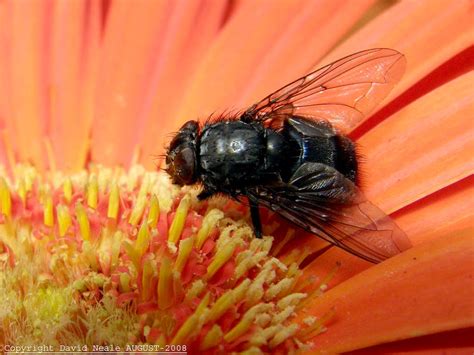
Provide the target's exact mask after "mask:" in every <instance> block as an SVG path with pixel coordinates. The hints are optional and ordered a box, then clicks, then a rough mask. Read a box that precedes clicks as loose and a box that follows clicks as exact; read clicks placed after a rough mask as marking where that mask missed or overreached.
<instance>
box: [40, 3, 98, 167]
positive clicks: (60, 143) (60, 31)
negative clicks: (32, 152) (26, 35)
mask: <svg viewBox="0 0 474 355" xmlns="http://www.w3.org/2000/svg"><path fill="white" fill-rule="evenodd" d="M86 9H87V6H86V3H85V2H82V1H80V0H72V1H58V2H55V3H54V6H53V11H52V20H51V22H52V25H51V26H52V29H51V34H52V35H51V37H52V39H51V42H52V44H51V46H52V49H51V63H50V66H51V67H50V72H51V79H50V80H51V84H50V85H51V88H50V102H49V105H50V120H49V124H48V133H49V137H50V139H51V144H52V147H53V151H54V157H55V163H56V164H57V167H58V168H60V169H61V170H63V171H64V170H66V171H71V170H78V169H80V168H81V167H82V164H83V161H82V157H81V156H82V155H83V152H82V150H81V149H78V147H80V142H85V141H87V139H88V136H89V131H90V127H89V125H88V124H87V123H88V122H87V120H85V119H84V118H83V117H81V116H80V113H81V112H80V110H79V108H80V106H79V105H80V95H79V93H80V91H79V90H80V77H81V76H80V75H81V73H80V70H79V68H80V63H81V61H82V60H83V58H82V56H81V46H82V43H83V33H84V32H85V31H84V27H83V26H84V23H85V16H86ZM84 123H86V124H84Z"/></svg>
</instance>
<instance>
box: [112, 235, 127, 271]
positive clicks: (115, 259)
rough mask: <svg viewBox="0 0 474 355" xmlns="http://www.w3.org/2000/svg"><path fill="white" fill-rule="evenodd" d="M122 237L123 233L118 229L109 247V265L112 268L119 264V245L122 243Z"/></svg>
mask: <svg viewBox="0 0 474 355" xmlns="http://www.w3.org/2000/svg"><path fill="white" fill-rule="evenodd" d="M123 238H124V234H123V232H122V231H120V230H118V231H116V232H115V234H114V236H113V238H112V246H111V249H110V254H111V266H112V267H113V268H115V267H117V266H118V264H119V256H120V246H121V245H122V240H123Z"/></svg>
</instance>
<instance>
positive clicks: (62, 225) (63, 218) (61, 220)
mask: <svg viewBox="0 0 474 355" xmlns="http://www.w3.org/2000/svg"><path fill="white" fill-rule="evenodd" d="M56 215H57V217H58V226H59V236H60V237H64V236H65V235H66V233H67V231H68V229H69V227H70V226H71V224H72V221H71V215H70V214H69V209H68V208H67V207H66V206H64V205H58V206H57V207H56Z"/></svg>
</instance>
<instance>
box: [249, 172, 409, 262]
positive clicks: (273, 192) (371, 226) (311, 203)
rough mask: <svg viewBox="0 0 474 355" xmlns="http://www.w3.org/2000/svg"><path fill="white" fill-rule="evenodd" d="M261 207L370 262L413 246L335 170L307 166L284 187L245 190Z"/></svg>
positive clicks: (378, 260) (384, 215) (386, 217)
mask: <svg viewBox="0 0 474 355" xmlns="http://www.w3.org/2000/svg"><path fill="white" fill-rule="evenodd" d="M247 193H248V194H251V195H253V197H255V198H257V199H258V201H259V202H260V203H261V204H263V205H264V206H266V207H268V208H270V209H271V210H273V211H275V212H277V213H279V214H280V215H281V216H283V217H285V218H286V219H288V220H290V221H291V222H293V223H294V224H296V225H298V226H300V227H302V228H303V229H305V230H307V231H308V232H311V233H313V234H315V235H317V236H318V237H320V238H322V239H324V240H326V241H328V242H330V243H332V244H334V245H335V246H337V247H340V248H342V249H344V250H346V251H348V252H350V253H352V254H354V255H357V256H359V257H361V258H363V259H365V260H368V261H370V262H374V263H377V262H380V261H382V260H384V259H387V258H389V257H391V256H393V255H396V254H398V253H400V252H401V251H403V250H405V249H408V248H409V247H411V243H410V241H409V239H408V238H407V236H406V235H405V233H404V232H403V231H402V230H401V229H400V228H399V227H398V226H397V225H396V224H395V222H394V221H393V220H392V219H390V218H389V217H388V216H387V215H386V214H385V213H384V212H382V211H381V210H380V209H379V208H377V207H376V206H374V205H373V204H371V203H370V202H369V201H367V199H366V198H365V197H364V196H363V194H362V193H361V192H360V190H359V189H358V188H357V187H356V186H355V185H354V184H353V183H352V182H351V181H350V180H349V179H347V178H345V177H344V176H343V175H342V174H341V173H339V172H338V171H337V170H335V169H333V168H331V167H329V166H327V165H324V164H319V163H305V164H303V165H302V166H301V167H300V168H299V169H298V170H297V171H296V172H295V173H294V174H293V176H292V178H291V180H290V181H289V182H288V183H281V184H279V185H275V186H258V187H255V188H252V189H250V190H249V191H247Z"/></svg>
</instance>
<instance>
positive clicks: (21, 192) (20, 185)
mask: <svg viewBox="0 0 474 355" xmlns="http://www.w3.org/2000/svg"><path fill="white" fill-rule="evenodd" d="M26 194H27V191H26V186H25V179H23V178H21V179H20V181H19V182H18V196H20V199H21V202H22V204H23V206H25V204H26Z"/></svg>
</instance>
